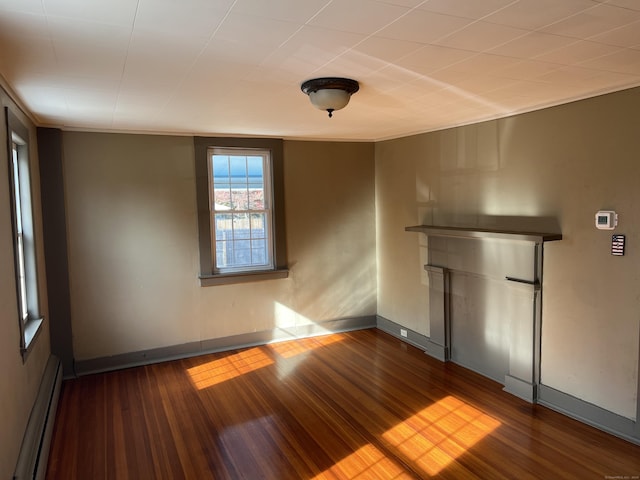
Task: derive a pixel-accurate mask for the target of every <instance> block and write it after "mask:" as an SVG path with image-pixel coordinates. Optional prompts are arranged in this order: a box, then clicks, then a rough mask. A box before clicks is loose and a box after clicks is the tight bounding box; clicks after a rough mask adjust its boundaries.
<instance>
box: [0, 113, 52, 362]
mask: <svg viewBox="0 0 640 480" xmlns="http://www.w3.org/2000/svg"><path fill="white" fill-rule="evenodd" d="M5 122H6V135H7V163H8V174H9V179H8V180H9V194H10V202H9V203H10V206H11V229H12V234H13V256H14V269H15V270H14V273H15V281H16V301H17V305H16V306H17V309H18V323H19V327H20V352H21V354H22V359H23V362H24V361H25V360H26V358H27V355H28V353H29V352H30V351H31V348H32V346H33V345H34V340H35V339H36V337H37V336H38V333H39V332H40V330H41V327H42V323H43V320H44V319H43V317H42V315H41V313H40V288H39V276H38V262H37V249H36V235H35V220H34V215H33V185H32V182H31V178H32V177H31V151H30V148H29V146H30V143H29V131H28V129H27V128H26V127H25V126H24V125H23V124H22V122H20V120H18V118H17V117H16V116H15V114H13V112H11V110H10V109H9V107H5ZM14 152H15V153H14ZM22 277H23V278H22ZM25 307H26V308H25Z"/></svg>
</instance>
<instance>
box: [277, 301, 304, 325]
mask: <svg viewBox="0 0 640 480" xmlns="http://www.w3.org/2000/svg"><path fill="white" fill-rule="evenodd" d="M274 316H275V319H276V328H282V329H287V328H291V327H296V326H297V325H308V324H310V323H313V322H312V321H311V320H309V319H308V318H307V317H305V316H304V315H300V314H299V313H298V312H296V311H295V310H293V309H291V308H289V307H287V306H285V305H283V304H281V303H280V302H274Z"/></svg>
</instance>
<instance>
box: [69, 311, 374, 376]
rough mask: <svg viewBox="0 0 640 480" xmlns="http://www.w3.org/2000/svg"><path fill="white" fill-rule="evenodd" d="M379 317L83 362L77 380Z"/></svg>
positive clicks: (365, 323) (363, 324) (358, 325)
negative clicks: (82, 377) (87, 376)
mask: <svg viewBox="0 0 640 480" xmlns="http://www.w3.org/2000/svg"><path fill="white" fill-rule="evenodd" d="M375 326H376V317H375V316H373V315H370V316H364V317H350V318H340V319H335V320H328V321H324V322H318V323H313V324H308V325H297V326H293V327H286V328H274V329H273V330H265V331H261V332H252V333H245V334H241V335H233V336H230V337H223V338H215V339H210V340H202V341H200V342H190V343H184V344H181V345H171V346H168V347H160V348H153V349H150V350H142V351H138V352H131V353H124V354H120V355H113V356H109V357H100V358H93V359H89V360H79V361H76V362H75V372H76V375H77V376H82V375H89V374H93V373H101V372H108V371H113V370H120V369H122V368H130V367H137V366H141V365H150V364H153V363H159V362H165V361H169V360H178V359H180V358H187V357H194V356H197V355H204V354H206V353H214V352H223V351H227V350H235V349H238V348H245V347H254V346H256V345H264V344H267V343H273V342H280V341H285V340H294V339H296V338H305V337H312V336H316V335H322V334H326V333H337V332H347V331H351V330H362V329H365V328H374V327H375Z"/></svg>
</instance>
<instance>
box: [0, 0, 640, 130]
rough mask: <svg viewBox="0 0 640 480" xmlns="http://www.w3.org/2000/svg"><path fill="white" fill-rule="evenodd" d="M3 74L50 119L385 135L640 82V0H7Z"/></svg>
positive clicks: (121, 126) (116, 126)
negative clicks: (337, 100)
mask: <svg viewBox="0 0 640 480" xmlns="http://www.w3.org/2000/svg"><path fill="white" fill-rule="evenodd" d="M0 73H1V74H2V76H3V77H4V79H5V83H7V84H8V86H9V87H10V89H12V90H13V91H14V92H15V94H16V95H17V97H18V98H19V100H20V101H21V102H22V103H23V104H24V105H25V106H26V107H27V108H28V110H29V111H30V112H31V114H32V115H33V117H34V119H35V120H36V122H37V123H38V124H39V125H42V126H55V127H61V128H65V129H82V130H99V131H134V132H153V133H176V134H206V135H209V134H210V135H220V134H224V135H261V136H262V135H266V136H280V137H285V138H310V139H311V138H317V139H351V140H382V139H388V138H395V137H400V136H405V135H409V134H413V133H420V132H426V131H431V130H437V129H442V128H446V127H450V126H455V125H461V124H466V123H471V122H475V121H479V120H485V119H489V118H496V117H503V116H507V115H510V114H513V113H517V112H524V111H530V110H534V109H538V108H543V107H547V106H550V105H556V104H560V103H565V102H568V101H572V100H575V99H580V98H586V97H590V96H594V95H599V94H602V93H606V92H611V91H616V90H621V89H625V88H629V87H633V86H638V85H640V0H606V1H595V0H425V1H420V0H108V1H106V0H0ZM324 76H345V77H350V78H353V79H355V80H358V81H359V82H360V91H359V92H357V93H356V94H354V95H353V97H352V98H351V102H350V104H349V105H348V106H347V107H346V108H345V109H344V110H340V111H337V112H335V114H334V116H333V118H331V119H330V118H328V116H327V114H326V112H322V111H320V110H316V109H315V108H313V107H312V105H311V104H310V102H309V99H308V98H307V97H306V95H305V94H303V93H302V92H301V91H300V84H301V83H302V82H303V81H304V80H307V79H309V78H314V77H324Z"/></svg>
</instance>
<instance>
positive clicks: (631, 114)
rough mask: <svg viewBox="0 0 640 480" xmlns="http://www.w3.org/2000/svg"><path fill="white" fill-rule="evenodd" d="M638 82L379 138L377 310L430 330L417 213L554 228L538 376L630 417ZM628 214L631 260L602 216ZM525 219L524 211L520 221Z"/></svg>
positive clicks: (636, 303) (637, 232) (639, 206)
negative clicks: (604, 227)
mask: <svg viewBox="0 0 640 480" xmlns="http://www.w3.org/2000/svg"><path fill="white" fill-rule="evenodd" d="M638 125H640V89H634V90H628V91H624V92H619V93H615V94H611V95H606V96H602V97H598V98H594V99H590V100H585V101H581V102H577V103H573V104H569V105H564V106H560V107H556V108H551V109H546V110H542V111H538V112H533V113H529V114H524V115H519V116H516V117H512V118H507V119H502V120H498V121H491V122H486V123H482V124H478V125H472V126H467V127H462V128H456V129H450V130H445V131H441V132H434V133H429V134H424V135H418V136H413V137H407V138H403V139H398V140H392V141H387V142H381V143H378V144H376V206H377V238H378V312H379V314H380V315H382V316H384V317H387V318H388V319H390V320H392V321H394V322H397V323H399V324H402V325H405V326H407V327H408V328H411V329H413V330H416V331H418V332H420V333H424V334H427V335H428V333H429V332H428V326H427V318H428V305H427V302H426V301H425V298H426V296H427V287H426V279H425V277H424V275H423V273H422V264H423V263H425V259H426V254H425V251H426V247H425V244H426V241H425V239H424V238H423V237H424V236H423V235H419V234H416V233H408V232H405V231H404V227H405V226H407V225H415V224H421V223H432V222H433V223H435V224H438V223H440V224H464V225H478V226H489V225H499V226H507V227H512V228H518V227H521V228H522V227H524V228H534V229H539V230H542V231H545V230H550V229H551V230H553V229H555V228H559V229H560V230H561V231H562V234H563V240H562V241H561V242H554V243H550V244H547V246H546V247H545V261H544V298H543V324H542V382H543V383H544V384H546V385H548V386H550V387H553V388H556V389H558V390H560V391H562V392H565V393H568V394H570V395H573V396H575V397H578V398H580V399H582V400H585V401H587V402H590V403H593V404H595V405H598V406H600V407H603V408H605V409H607V410H610V411H612V412H615V413H618V414H620V415H623V416H625V417H628V418H631V419H634V418H635V416H636V405H637V403H636V402H637V388H638V385H637V384H638V341H639V338H640V330H639V328H640V327H639V319H640V295H639V294H638V290H639V288H640V275H639V273H638V272H639V269H638V265H639V264H640V248H639V245H640V221H639V219H640V218H639V217H638V212H639V211H640V190H639V188H638V185H639V184H640V157H639V155H640V135H639V134H638ZM600 209H613V210H616V211H617V212H618V213H619V215H620V225H619V228H618V229H617V230H616V232H615V233H621V234H626V236H627V253H626V255H625V256H624V257H613V256H611V255H610V241H611V232H606V231H599V230H596V229H595V227H594V214H595V212H596V211H598V210H600ZM514 217H524V218H514Z"/></svg>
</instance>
